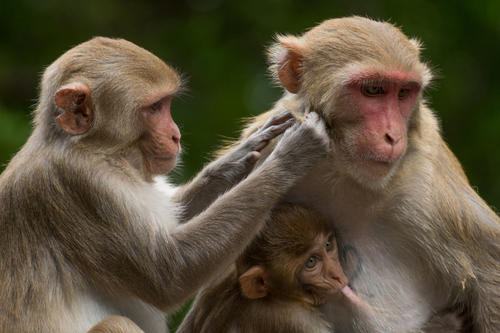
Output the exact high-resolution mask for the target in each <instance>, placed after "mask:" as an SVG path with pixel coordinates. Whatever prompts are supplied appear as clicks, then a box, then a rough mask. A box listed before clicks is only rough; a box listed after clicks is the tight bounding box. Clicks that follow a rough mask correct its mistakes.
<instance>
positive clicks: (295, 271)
mask: <svg viewBox="0 0 500 333" xmlns="http://www.w3.org/2000/svg"><path fill="white" fill-rule="evenodd" d="M342 292H343V293H344V295H346V296H348V297H349V298H347V299H346V298H345V297H344V298H343V297H342V296H341V295H342ZM334 299H341V302H348V303H349V302H350V304H351V306H359V307H361V306H360V304H361V301H360V299H359V298H357V297H356V296H355V294H354V293H353V292H352V291H351V290H350V288H349V286H348V285H347V278H346V276H345V274H344V271H343V270H342V267H341V266H340V262H339V256H338V251H337V241H336V239H335V235H334V233H333V232H332V231H331V229H330V228H329V226H328V225H327V223H326V222H325V221H324V220H323V219H322V218H321V217H320V216H319V215H318V214H317V213H315V212H314V211H312V210H309V209H305V208H303V207H300V206H296V205H290V204H280V205H278V206H277V207H276V208H275V209H274V210H273V212H272V215H271V217H270V218H269V220H268V221H267V222H266V225H265V226H264V227H263V229H262V230H261V232H260V233H259V235H258V236H257V237H256V238H255V239H254V240H253V242H252V243H251V244H250V246H249V247H248V248H247V249H246V250H245V251H244V252H243V254H242V255H241V256H240V257H239V258H238V260H237V261H236V264H235V265H234V268H233V269H231V270H230V271H229V272H228V274H227V275H225V276H224V277H222V278H221V279H219V280H218V281H216V282H214V283H213V284H211V285H209V286H208V287H206V288H204V289H203V290H202V291H201V292H200V293H199V294H198V296H197V298H196V300H195V302H194V305H193V307H192V308H191V310H190V312H189V314H188V315H187V317H186V318H185V320H184V322H183V323H182V325H181V327H179V329H178V331H177V333H193V332H197V333H211V332H214V333H216V332H217V333H225V332H242V333H260V332H273V333H279V332H283V333H294V332H295V333H299V332H303V333H315V332H331V330H332V329H331V327H330V325H329V323H328V322H326V321H325V319H324V317H323V314H322V313H321V311H320V310H319V307H320V306H321V305H323V304H325V303H326V302H327V301H331V300H334Z"/></svg>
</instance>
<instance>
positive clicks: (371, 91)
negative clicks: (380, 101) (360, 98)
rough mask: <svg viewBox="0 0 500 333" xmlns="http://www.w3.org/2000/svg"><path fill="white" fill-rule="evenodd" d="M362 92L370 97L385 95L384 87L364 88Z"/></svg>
mask: <svg viewBox="0 0 500 333" xmlns="http://www.w3.org/2000/svg"><path fill="white" fill-rule="evenodd" d="M361 92H362V93H363V95H365V96H368V97H373V96H378V95H383V94H385V90H384V87H382V86H362V87H361Z"/></svg>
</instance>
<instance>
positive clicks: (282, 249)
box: [237, 204, 347, 306]
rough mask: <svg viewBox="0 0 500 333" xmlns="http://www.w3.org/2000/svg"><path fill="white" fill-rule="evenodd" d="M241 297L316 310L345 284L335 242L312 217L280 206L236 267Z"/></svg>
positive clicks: (321, 222) (315, 216)
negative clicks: (286, 302) (297, 303)
mask: <svg viewBox="0 0 500 333" xmlns="http://www.w3.org/2000/svg"><path fill="white" fill-rule="evenodd" d="M237 270H238V276H239V281H240V287H241V292H242V294H243V296H245V297H246V298H249V299H264V300H265V299H268V300H269V299H271V300H284V301H287V300H289V301H299V302H302V303H306V304H309V305H313V306H317V305H320V304H324V303H326V302H327V301H329V300H332V299H334V298H336V297H338V296H339V295H340V290H341V289H342V288H343V287H345V286H346V285H347V278H346V276H345V274H344V271H343V270H342V267H341V266H340V262H339V257H338V250H337V242H336V240H335V237H334V234H333V232H332V231H331V230H330V229H329V228H328V227H327V224H326V222H325V221H324V220H323V219H322V218H321V217H320V216H319V215H318V214H316V213H315V212H313V211H311V210H308V209H305V208H302V207H300V206H295V205H289V204H282V205H279V206H278V207H276V208H275V209H274V210H273V213H272V216H271V218H270V220H269V221H267V224H266V226H265V227H264V230H262V232H261V233H260V234H259V235H258V236H257V238H256V239H255V240H254V241H253V242H252V244H251V245H250V247H249V248H248V249H247V250H246V251H245V252H244V254H243V255H242V256H241V257H240V259H239V260H238V262H237Z"/></svg>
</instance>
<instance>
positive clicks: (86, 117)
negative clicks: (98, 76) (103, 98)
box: [55, 83, 94, 135]
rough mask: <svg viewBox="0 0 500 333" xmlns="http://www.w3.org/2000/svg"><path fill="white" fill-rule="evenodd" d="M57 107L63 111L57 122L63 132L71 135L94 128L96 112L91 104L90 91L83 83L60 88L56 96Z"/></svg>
mask: <svg viewBox="0 0 500 333" xmlns="http://www.w3.org/2000/svg"><path fill="white" fill-rule="evenodd" d="M55 102H56V105H57V106H58V107H59V108H61V109H62V110H63V113H62V114H60V115H59V116H58V117H57V118H56V121H57V123H58V124H59V127H61V129H62V130H63V131H65V132H66V133H68V134H71V135H79V134H84V133H86V132H87V131H88V130H89V129H90V128H91V127H92V121H93V120H94V111H93V109H92V103H91V102H90V89H89V88H88V87H87V86H86V85H84V84H82V83H73V84H71V85H68V86H65V87H63V88H60V89H59V90H58V91H57V92H56V96H55Z"/></svg>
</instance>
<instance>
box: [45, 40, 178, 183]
mask: <svg viewBox="0 0 500 333" xmlns="http://www.w3.org/2000/svg"><path fill="white" fill-rule="evenodd" d="M180 85H181V80H180V78H179V75H178V74H177V73H176V72H175V71H174V70H173V69H172V68H170V67H169V66H168V65H167V64H165V63H164V62H163V61H162V60H160V59H159V58H158V57H156V56H155V55H153V54H151V53H150V52H148V51H146V50H145V49H143V48H140V47H138V46H137V45H135V44H133V43H130V42H128V41H125V40H121V39H110V38H103V37H97V38H93V39H91V40H89V41H87V42H85V43H82V44H80V45H77V46H76V47H74V48H72V49H70V50H69V51H67V52H66V53H65V54H63V55H62V56H61V57H60V58H59V59H57V60H56V61H55V62H54V63H52V64H51V65H50V66H49V67H48V68H47V69H46V71H45V73H44V75H43V78H42V84H41V93H40V101H39V106H38V108H37V110H36V111H35V125H36V128H37V130H38V132H39V133H41V135H42V136H44V137H45V140H48V141H54V140H58V141H60V142H61V143H63V144H74V143H77V144H78V145H79V146H84V147H91V149H89V150H92V151H96V152H100V153H111V154H117V153H119V154H122V155H123V157H124V158H125V159H128V160H129V161H130V162H131V164H132V165H133V166H134V167H136V168H138V169H140V170H141V171H143V172H144V173H145V174H146V175H149V176H151V175H155V174H160V173H165V172H168V171H170V170H171V169H172V168H173V166H174V165H175V161H176V156H177V154H178V153H179V150H180V132H179V128H178V127H177V125H176V123H175V122H174V120H173V119H172V116H171V113H170V103H171V101H172V98H173V96H174V95H175V94H176V93H177V92H178V91H179V88H180Z"/></svg>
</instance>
